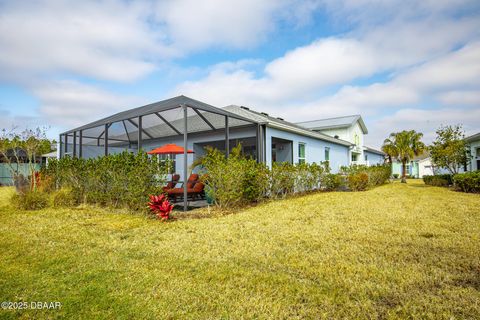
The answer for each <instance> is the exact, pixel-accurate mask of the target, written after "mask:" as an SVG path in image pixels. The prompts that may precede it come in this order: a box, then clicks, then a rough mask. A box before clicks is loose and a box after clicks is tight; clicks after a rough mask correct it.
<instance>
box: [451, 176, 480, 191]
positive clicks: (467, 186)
mask: <svg viewBox="0 0 480 320" xmlns="http://www.w3.org/2000/svg"><path fill="white" fill-rule="evenodd" d="M453 183H454V186H455V188H456V189H457V190H460V191H463V192H472V193H480V171H473V172H466V173H460V174H456V175H454V176H453Z"/></svg>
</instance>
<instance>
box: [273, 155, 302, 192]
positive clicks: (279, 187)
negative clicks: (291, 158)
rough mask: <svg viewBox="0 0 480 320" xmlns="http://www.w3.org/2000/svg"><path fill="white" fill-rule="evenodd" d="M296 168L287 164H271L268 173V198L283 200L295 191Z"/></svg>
mask: <svg viewBox="0 0 480 320" xmlns="http://www.w3.org/2000/svg"><path fill="white" fill-rule="evenodd" d="M296 178H297V177H296V168H295V166H294V165H293V164H291V163H288V162H283V163H273V164H272V170H271V171H270V183H271V185H270V196H271V197H272V198H284V197H285V196H287V195H289V194H293V193H294V191H295V180H296Z"/></svg>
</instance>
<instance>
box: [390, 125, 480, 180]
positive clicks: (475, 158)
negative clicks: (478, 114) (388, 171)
mask: <svg viewBox="0 0 480 320" xmlns="http://www.w3.org/2000/svg"><path fill="white" fill-rule="evenodd" d="M465 142H466V143H467V147H468V148H469V150H470V161H469V164H468V165H467V166H465V167H464V166H461V167H460V168H458V169H459V172H465V171H475V170H479V169H480V133H477V134H474V135H472V136H469V137H466V138H465ZM401 170H402V169H401V163H399V162H394V163H393V165H392V173H393V174H395V173H398V174H399V175H401ZM448 173H449V171H448V170H447V169H445V168H438V167H435V166H434V165H433V164H432V159H431V157H430V155H429V154H428V152H426V153H424V154H422V155H420V156H418V157H415V158H414V159H413V160H412V161H410V163H408V164H407V174H409V175H410V176H412V177H416V178H422V177H423V176H426V175H435V174H448Z"/></svg>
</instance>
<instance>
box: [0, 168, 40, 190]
mask: <svg viewBox="0 0 480 320" xmlns="http://www.w3.org/2000/svg"><path fill="white" fill-rule="evenodd" d="M12 166H13V169H14V170H15V171H16V173H17V174H22V175H24V176H29V175H30V168H29V166H28V163H13V164H12ZM40 167H41V165H40V164H36V165H35V170H40ZM0 185H2V186H5V185H7V186H11V185H13V177H12V172H11V169H10V166H9V165H8V164H7V163H0Z"/></svg>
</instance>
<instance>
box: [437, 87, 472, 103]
mask: <svg viewBox="0 0 480 320" xmlns="http://www.w3.org/2000/svg"><path fill="white" fill-rule="evenodd" d="M438 100H439V101H441V102H442V104H444V105H450V106H457V105H460V106H480V91H478V90H477V91H473V90H470V91H468V90H456V91H448V92H445V93H441V94H439V95H438Z"/></svg>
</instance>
